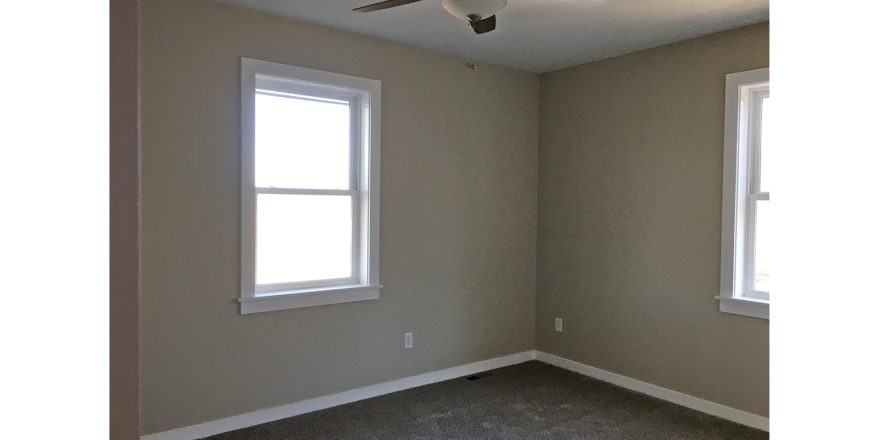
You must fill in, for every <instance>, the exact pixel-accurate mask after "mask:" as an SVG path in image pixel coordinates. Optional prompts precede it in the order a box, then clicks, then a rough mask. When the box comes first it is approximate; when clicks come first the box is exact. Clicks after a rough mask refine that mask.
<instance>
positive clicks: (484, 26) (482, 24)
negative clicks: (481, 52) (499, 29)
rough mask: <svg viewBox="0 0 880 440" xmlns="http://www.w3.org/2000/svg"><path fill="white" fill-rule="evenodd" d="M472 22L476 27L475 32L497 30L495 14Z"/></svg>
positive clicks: (483, 32) (482, 32)
mask: <svg viewBox="0 0 880 440" xmlns="http://www.w3.org/2000/svg"><path fill="white" fill-rule="evenodd" d="M470 24H471V27H472V28H474V32H476V33H478V34H485V33H486V32H489V31H494V30H495V16H494V15H493V16H491V17H489V18H484V19H482V20H477V21H471V22H470Z"/></svg>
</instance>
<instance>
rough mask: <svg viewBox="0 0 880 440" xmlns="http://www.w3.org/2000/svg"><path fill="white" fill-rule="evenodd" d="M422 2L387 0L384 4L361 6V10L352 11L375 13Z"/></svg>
mask: <svg viewBox="0 0 880 440" xmlns="http://www.w3.org/2000/svg"><path fill="white" fill-rule="evenodd" d="M420 1H422V0H385V1H384V2H379V3H373V4H371V5H366V6H361V7H360V8H355V9H352V10H353V11H355V12H373V11H381V10H382V9H388V8H393V7H395V6H403V5H408V4H410V3H415V2H420Z"/></svg>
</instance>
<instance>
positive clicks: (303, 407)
mask: <svg viewBox="0 0 880 440" xmlns="http://www.w3.org/2000/svg"><path fill="white" fill-rule="evenodd" d="M534 359H535V351H534V350H530V351H524V352H521V353H515V354H511V355H508V356H502V357H497V358H494V359H488V360H485V361H480V362H474V363H472V364H467V365H461V366H458V367H452V368H447V369H445V370H438V371H432V372H430V373H424V374H418V375H415V376H410V377H405V378H403V379H397V380H392V381H389V382H384V383H380V384H376V385H370V386H366V387H363V388H356V389H353V390H348V391H343V392H341V393H336V394H330V395H327V396H322V397H316V398H314V399H309V400H303V401H300V402H296V403H290V404H287V405H281V406H276V407H274V408H267V409H261V410H258V411H253V412H249V413H246V414H241V415H237V416H232V417H227V418H225V419H219V420H213V421H210V422H205V423H200V424H198V425H192V426H185V427H183V428H177V429H172V430H169V431H163V432H159V433H155V434H149V435H145V436H143V437H141V439H142V440H193V439H197V438H202V437H207V436H210V435H215V434H221V433H224V432H229V431H234V430H236V429H242V428H247V427H250V426H254V425H259V424H261V423H267V422H273V421H275V420H280V419H285V418H287V417H293V416H298V415H300V414H305V413H309V412H312V411H318V410H321V409H326V408H330V407H334V406H338V405H345V404H346V403H352V402H357V401H358V400H364V399H369V398H371V397H377V396H381V395H383V394H389V393H394V392H397V391H402V390H406V389H409V388H415V387H420V386H422V385H428V384H432V383H436V382H442V381H444V380H449V379H455V378H457V377H462V376H468V375H471V374H477V373H482V372H484V371H489V370H494V369H496V368H501V367H507V366H510V365H515V364H519V363H522V362H526V361H530V360H534Z"/></svg>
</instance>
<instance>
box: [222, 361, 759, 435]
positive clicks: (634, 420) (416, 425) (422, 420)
mask: <svg viewBox="0 0 880 440" xmlns="http://www.w3.org/2000/svg"><path fill="white" fill-rule="evenodd" d="M209 438H211V439H216V440H224V439H225V440H233V439H235V440H255V439H261V440H294V439H320V440H331V439H333V440H342V439H346V440H347V439H359V440H360V439H376V440H390V439H420V440H427V439H448V440H458V439H517V440H519V439H607V440H623V439H646V440H647V439H651V440H661V439H767V438H769V436H768V434H767V433H765V432H762V431H759V430H755V429H751V428H747V427H745V426H741V425H737V424H735V423H732V422H728V421H725V420H722V419H719V418H716V417H712V416H708V415H705V414H702V413H699V412H696V411H692V410H689V409H687V408H683V407H680V406H677V405H674V404H671V403H668V402H664V401H661V400H658V399H654V398H651V397H647V396H644V395H642V394H638V393H634V392H631V391H628V390H625V389H623V388H618V387H615V386H613V385H609V384H606V383H603V382H599V381H597V380H594V379H590V378H587V377H584V376H581V375H579V374H576V373H572V372H570V371H566V370H563V369H561V368H557V367H553V366H550V365H547V364H543V363H540V362H536V361H532V362H526V363H524V364H519V365H514V366H511V367H506V368H501V369H498V370H494V371H491V372H488V373H483V374H481V375H480V377H479V378H478V379H476V380H468V379H467V378H459V379H453V380H449V381H446V382H441V383H436V384H432V385H426V386H423V387H419V388H413V389H410V390H405V391H400V392H397V393H393V394H388V395H385V396H380V397H376V398H372V399H368V400H363V401H360V402H355V403H351V404H348V405H343V406H338V407H335V408H330V409H326V410H323V411H317V412H313V413H309V414H304V415H301V416H297V417H291V418H288V419H283V420H278V421H276V422H271V423H266V424H263V425H258V426H254V427H251V428H246V429H242V430H239V431H233V432H228V433H225V434H220V435H216V436H213V437H209Z"/></svg>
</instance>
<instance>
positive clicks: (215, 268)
mask: <svg viewBox="0 0 880 440" xmlns="http://www.w3.org/2000/svg"><path fill="white" fill-rule="evenodd" d="M141 21H142V34H141V36H142V41H141V56H142V63H141V66H142V70H141V74H142V77H141V79H142V147H143V153H142V154H143V156H142V160H143V178H142V197H143V216H142V222H143V224H142V227H143V253H142V259H143V261H142V263H143V266H142V277H143V294H142V295H143V298H142V304H141V318H142V323H141V325H142V340H141V361H142V375H141V378H142V390H141V391H142V405H143V409H142V411H143V413H142V415H143V419H142V431H143V432H144V433H153V432H157V431H162V430H167V429H170V428H176V427H180V426H185V425H190V424H194V423H199V422H205V421H208V420H213V419H217V418H221V417H226V416H231V415H235V414H240V413H243V412H247V411H252V410H256V409H260V408H266V407H271V406H275V405H280V404H285V403H290V402H294V401H298V400H301V399H305V398H310V397H316V396H320V395H324V394H328V393H333V392H338V391H343V390H347V389H351V388H354V387H358V386H364V385H368V384H374V383H378V382H383V381H386V380H391V379H395V378H400V377H403V376H407V375H412V374H418V373H422V372H426V371H432V370H436V369H441V368H446V367H451V366H455V365H460V364H464V363H468V362H472V361H477V360H483V359H487V358H492V357H496V356H501V355H506V354H510V353H514V352H520V351H524V350H529V349H532V348H534V346H535V343H534V315H535V235H536V230H535V226H536V222H537V212H536V207H537V201H536V197H537V195H536V192H537V144H538V114H537V112H538V93H539V84H538V81H539V78H538V76H537V75H533V74H527V73H522V72H517V71H513V70H508V69H502V68H496V67H491V66H486V65H483V66H480V68H479V69H478V70H477V71H475V72H472V71H470V70H467V69H465V68H464V67H463V65H462V63H463V60H461V59H458V58H454V57H447V56H442V55H437V54H433V53H429V52H425V51H421V50H416V49H412V48H408V47H405V46H402V45H398V44H393V43H389V42H384V41H380V40H376V39H371V38H366V37H361V36H356V35H353V34H348V33H343V32H339V31H334V30H330V29H326V28H322V27H318V26H313V25H308V24H303V23H299V22H296V21H291V20H287V19H283V18H278V17H272V16H269V15H263V14H259V13H255V12H250V11H246V10H240V9H234V8H232V7H228V6H224V5H219V4H216V3H213V2H208V1H201V0H198V1H196V0H192V1H180V0H147V1H143V2H141ZM241 56H247V57H252V58H258V59H265V60H270V61H276V62H282V63H288V64H294V65H299V66H305V67H309V68H316V69H322V70H329V71H333V72H340V73H345V74H350V75H358V76H363V77H367V78H374V79H378V80H381V81H382V92H383V97H382V100H383V109H382V122H383V126H382V130H383V131H382V140H383V144H382V190H383V193H382V200H381V203H382V221H381V235H382V241H381V258H382V274H381V276H382V283H383V284H384V285H385V288H384V289H383V291H382V298H381V299H380V300H378V301H368V302H358V303H350V304H337V305H332V306H324V307H316V308H308V309H298V310H288V311H280V312H271V313H261V314H256V315H248V316H241V315H239V313H238V306H237V304H236V301H235V299H236V297H237V296H238V286H239V276H238V270H239V256H238V252H239V175H240V171H239V138H240V136H239V132H240V129H239V123H240V122H239V96H238V94H239V70H238V69H239V57H241ZM405 331H413V332H415V348H414V349H412V350H407V351H404V350H403V333H404V332H405Z"/></svg>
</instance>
